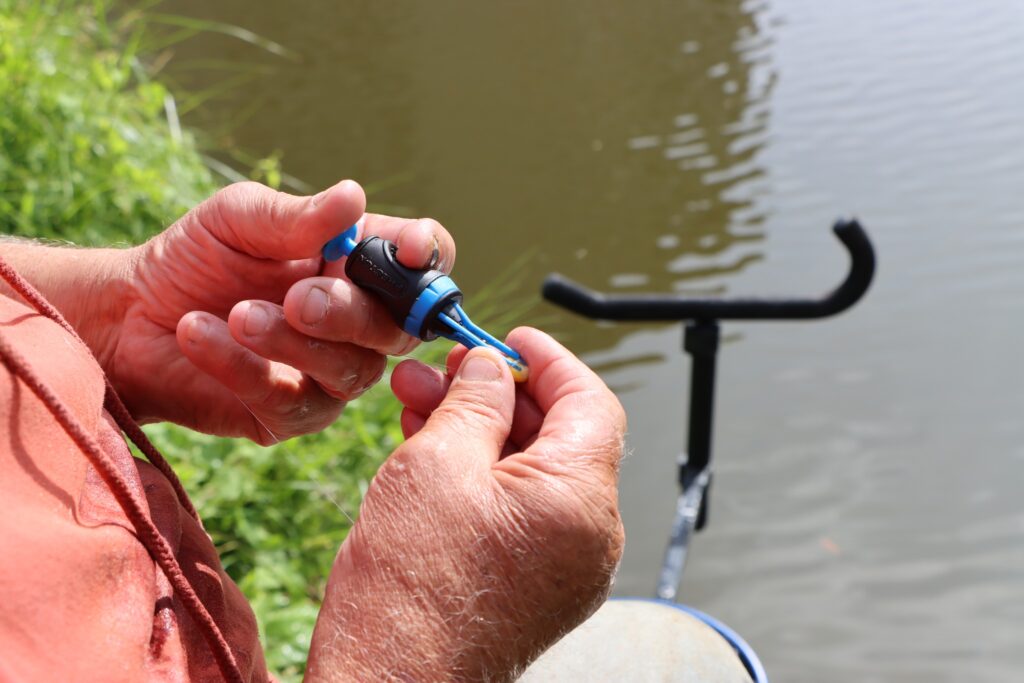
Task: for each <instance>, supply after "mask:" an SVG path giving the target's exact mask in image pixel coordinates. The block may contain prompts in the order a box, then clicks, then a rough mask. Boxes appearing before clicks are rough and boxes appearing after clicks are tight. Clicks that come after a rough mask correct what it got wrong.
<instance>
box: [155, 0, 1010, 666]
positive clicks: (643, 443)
mask: <svg viewBox="0 0 1024 683" xmlns="http://www.w3.org/2000/svg"><path fill="white" fill-rule="evenodd" d="M166 8H167V10H168V11H174V12H179V13H185V14H190V15H194V16H201V17H207V18H213V19H218V20H222V21H228V22H231V23H237V24H242V25H244V26H245V27H247V28H250V29H253V30H255V31H257V32H259V33H261V34H263V35H266V36H268V37H270V38H272V39H274V40H277V41H279V42H281V43H283V44H285V45H286V46H288V47H290V48H292V49H294V50H296V51H297V52H298V53H299V60H298V61H297V62H294V63H292V62H284V61H281V60H277V59H272V58H270V57H268V56H267V55H261V54H259V53H257V52H256V51H254V50H252V49H250V48H248V47H247V46H244V45H241V44H236V43H232V42H230V41H227V40H225V39H224V38H223V37H218V36H211V37H206V38H203V39H200V40H195V41H190V42H188V43H186V44H184V45H182V46H180V47H179V48H178V52H179V54H178V55H177V59H176V60H175V61H173V62H172V63H171V68H172V69H174V71H173V73H174V74H175V76H176V77H177V78H179V79H180V80H182V81H184V82H186V83H191V84H193V85H203V84H205V83H208V82H210V81H211V80H216V78H217V75H216V74H215V73H211V72H210V71H209V70H202V69H200V70H194V69H192V70H190V69H189V68H188V66H189V64H190V62H191V63H192V64H194V63H195V61H194V60H203V63H207V64H208V63H210V61H211V60H229V61H235V62H237V61H239V60H243V61H248V62H252V61H254V62H257V63H261V64H264V65H270V66H271V67H272V68H273V73H274V75H273V76H271V77H266V78H262V79H260V80H258V81H256V82H255V84H254V85H253V86H251V87H248V88H246V89H245V90H244V91H238V92H235V93H234V94H233V95H232V96H230V97H227V98H224V99H222V100H220V101H219V102H218V103H217V104H216V105H215V106H214V107H213V108H211V109H210V110H209V111H208V112H207V113H206V116H207V120H206V121H205V127H207V128H209V129H215V128H217V127H218V126H220V125H221V124H222V123H223V122H224V121H229V122H230V125H228V126H227V127H228V129H229V130H231V133H230V136H229V137H228V138H224V139H223V143H224V144H225V145H226V146H227V145H235V144H237V145H241V146H243V147H245V148H247V149H249V150H252V151H255V152H258V153H268V152H270V151H273V150H275V149H280V150H282V151H283V152H284V161H285V164H286V167H287V169H288V170H289V171H290V172H292V173H294V174H295V175H297V176H299V177H301V178H303V179H304V180H306V181H308V182H309V183H311V184H312V185H314V186H323V185H326V184H328V183H330V182H332V181H333V180H335V179H336V178H337V177H339V176H342V175H345V176H352V177H356V178H359V179H362V180H364V181H365V182H367V183H368V184H369V185H371V186H373V185H377V186H378V189H377V191H376V192H375V194H374V195H373V199H374V200H375V201H376V202H377V203H378V204H379V205H382V206H392V207H396V206H397V207H410V209H411V210H412V211H414V212H415V213H417V214H424V215H433V216H436V217H438V218H439V219H440V220H442V221H443V222H444V223H445V224H446V225H447V226H448V227H449V228H450V229H451V230H452V232H454V233H455V235H456V237H457V239H458V242H459V263H458V266H457V275H458V278H459V280H460V282H461V283H462V284H463V285H464V286H465V287H466V289H467V290H468V291H470V292H472V291H474V290H476V289H479V288H480V287H482V286H483V285H484V284H486V283H487V282H488V280H489V279H490V278H491V276H492V275H493V273H496V272H500V271H501V270H502V269H503V268H504V267H505V266H506V264H508V263H510V262H512V261H513V260H514V259H515V257H517V256H518V255H520V254H521V253H524V251H525V252H527V253H530V254H532V255H533V256H532V257H531V261H530V263H529V264H528V266H527V267H526V269H525V271H524V273H523V277H522V282H523V286H522V289H521V290H520V291H519V292H516V293H513V295H529V296H533V295H534V293H535V292H536V290H537V288H538V286H539V283H540V280H541V278H542V277H543V275H545V274H546V273H547V272H549V271H561V272H563V273H565V274H566V275H568V276H570V277H572V278H573V279H575V280H578V281H580V282H582V283H585V284H587V285H589V286H591V287H593V288H596V289H604V290H608V291H622V292H637V291H661V292H669V291H678V292H683V293H692V294H700V295H704V294H708V293H710V294H721V295H738V294H755V295H757V294H762V295H778V294H781V295H798V294H799V295H817V294H820V293H822V292H824V291H825V290H826V289H828V288H829V287H832V286H834V284H835V283H836V282H838V281H839V280H840V279H841V278H842V276H843V274H844V272H845V268H846V261H845V255H844V252H843V250H842V249H841V248H840V247H839V246H838V245H837V244H836V243H835V242H834V240H833V239H832V237H831V235H830V234H829V233H828V226H829V225H830V223H831V222H832V220H833V219H834V218H835V217H836V216H837V215H839V214H846V213H849V212H854V211H856V212H859V214H860V216H861V218H862V219H863V220H864V223H865V225H866V227H867V228H868V229H869V231H871V232H872V235H873V237H874V238H875V240H876V243H877V246H878V249H879V255H880V270H879V277H878V279H877V281H876V283H875V285H874V286H873V288H872V290H871V291H870V292H869V294H868V297H867V299H866V301H865V302H863V303H862V304H861V305H860V306H858V307H857V308H856V309H855V310H853V311H851V312H850V313H848V314H846V315H844V316H842V317H840V318H837V319H835V320H830V321H826V322H818V323H813V324H742V325H741V324H732V325H727V326H726V327H725V328H724V332H725V333H726V337H725V340H724V343H723V347H722V350H721V358H720V375H719V397H718V405H717V432H716V437H715V438H716V463H717V467H718V469H717V473H716V479H715V488H714V491H713V493H712V508H711V518H710V525H709V527H708V530H707V532H706V533H703V534H701V535H700V536H698V537H697V539H696V541H695V546H694V549H693V555H692V561H691V562H692V563H691V565H690V568H689V570H688V573H687V577H686V581H685V582H684V587H683V596H684V598H685V599H687V600H688V601H690V602H692V603H693V604H695V605H697V606H699V607H701V608H703V609H705V610H707V611H709V612H711V613H713V614H715V615H716V616H719V617H721V618H723V619H724V620H726V621H727V622H729V623H731V624H732V625H733V626H734V627H736V628H737V629H738V630H739V631H741V632H742V633H743V634H744V635H745V637H747V639H748V640H750V641H751V643H752V644H753V645H754V646H755V647H756V648H757V649H758V651H759V652H760V654H761V655H762V657H763V658H764V660H765V662H766V664H767V666H768V669H769V671H770V672H771V673H772V675H773V677H774V679H775V680H785V681H822V680H827V681H851V682H853V681H856V682H858V683H859V682H862V681H896V680H898V681H926V680H927V681H942V680H949V681H959V680H984V681H1002V680H1016V679H1017V678H1019V677H1020V675H1019V669H1020V668H1021V667H1022V666H1024V655H1022V654H1021V652H1022V651H1021V649H1020V647H1019V645H1018V644H1017V640H1018V633H1019V629H1020V624H1021V623H1022V618H1024V607H1022V605H1024V601H1021V599H1020V597H1021V595H1022V593H1024V504H1022V503H1021V496H1020V486H1021V482H1022V481H1024V447H1022V446H1021V444H1022V443H1024V420H1022V419H1021V415H1022V414H1024V365H1022V364H1021V363H1019V362H1017V359H1018V357H1019V354H1020V350H1019V349H1020V340H1021V339H1022V338H1024V327H1022V325H1021V323H1020V320H1022V316H1021V301H1024V268H1021V267H1020V262H1021V254H1022V252H1024V239H1022V236H1024V233H1022V232H1021V230H1020V228H1021V225H1022V224H1024V197H1022V193H1021V187H1022V186H1024V164H1022V163H1021V159H1022V154H1024V152H1022V151H1021V150H1024V126H1022V125H1021V123H1020V111H1021V110H1022V108H1024V88H1022V86H1021V84H1022V83H1024V74H1022V73H1021V64H1024V13H1022V10H1021V6H1020V4H1019V2H1017V0H976V1H975V2H960V1H959V0H906V1H905V2H900V3H893V2H887V1H886V0H858V2H846V1H844V0H770V2H738V1H736V0H728V1H726V0H691V1H690V2H683V3H681V2H674V1H673V2H670V1H668V0H665V1H662V2H653V3H645V4H643V5H642V6H640V5H638V6H629V7H628V9H627V5H624V4H623V3H617V2H612V1H611V0H600V1H595V2H589V3H586V4H585V5H581V4H580V3H550V2H541V1H540V0H531V1H529V2H522V3H516V4H515V5H503V4H498V3H465V2H456V1H455V0H441V1H439V2H434V3H429V4H427V3H416V4H414V3H398V2H394V1H386V2H373V3H370V2H346V3H334V2H328V1H327V0H317V1H314V2H307V3H302V4H286V3H258V4H255V5H254V4H253V3H251V2H242V1H241V0H226V1H224V2H220V3H200V2H197V1H196V0H174V1H173V2H169V3H166ZM245 112H248V115H247V116H248V117H247V118H246V117H245ZM541 312H542V313H544V314H550V315H554V316H556V317H555V318H554V322H553V323H552V324H551V325H550V327H551V328H552V329H555V330H556V331H558V332H559V333H560V334H562V336H563V337H564V338H565V339H566V340H567V341H568V343H569V344H570V345H571V346H572V347H573V348H574V349H576V350H578V351H580V352H585V353H586V356H585V357H586V359H587V360H588V362H590V363H591V364H592V365H594V366H596V367H598V368H600V369H601V371H602V375H603V376H604V377H605V378H606V379H607V380H608V381H609V383H611V384H612V385H613V386H615V387H617V388H619V389H620V390H621V391H620V396H621V397H622V399H623V401H624V403H625V405H626V407H627V410H628V412H629V415H630V425H631V426H630V435H629V447H630V455H629V457H627V459H626V460H625V462H624V465H623V470H622V483H621V497H622V504H623V510H624V516H625V520H626V527H627V555H626V558H625V561H624V563H623V566H622V569H621V572H620V574H619V579H618V586H617V590H618V591H619V592H621V593H634V594H636V593H639V594H648V593H649V592H650V591H652V590H653V584H654V578H655V573H656V567H657V564H658V562H659V560H660V555H661V550H662V545H663V543H664V540H665V538H666V536H667V533H668V524H669V521H670V519H671V514H672V506H673V502H674V494H675V482H674V457H675V454H676V453H677V452H678V450H679V449H680V447H681V444H682V443H683V437H684V434H683V425H682V421H683V420H682V416H683V415H685V393H686V391H685V390H686V382H687V380H688V367H687V364H686V361H685V358H684V356H683V355H682V353H681V350H680V342H681V333H680V330H679V328H678V327H676V326H640V325H620V326H613V325H600V324H594V323H591V322H589V321H584V320H580V319H576V318H574V317H571V316H568V315H559V314H558V312H557V311H554V310H553V309H551V308H550V307H544V308H542V309H541Z"/></svg>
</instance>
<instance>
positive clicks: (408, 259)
mask: <svg viewBox="0 0 1024 683" xmlns="http://www.w3.org/2000/svg"><path fill="white" fill-rule="evenodd" d="M365 208H366V197H365V195H364V193H363V190H362V188H361V187H359V185H358V184H356V183H355V182H352V181H344V182H341V183H339V184H337V185H335V186H334V187H332V188H330V189H328V190H326V191H324V192H321V193H320V194H318V195H316V196H314V197H294V196H291V195H287V194H284V193H281V192H275V191H274V190H271V189H270V188H267V187H265V186H262V185H259V184H257V183H239V184H236V185H232V186H230V187H227V188H225V189H224V190H221V191H220V192H218V193H217V194H216V195H214V196H213V197H212V198H210V199H209V200H207V201H205V202H203V203H202V204H200V205H199V206H198V207H196V208H195V209H193V210H192V211H190V212H189V213H188V214H186V215H185V216H184V217H183V218H181V219H180V220H179V221H178V222H177V223H175V224H174V225H173V226H171V227H170V228H169V229H168V230H166V231H165V232H163V233H162V234H160V235H158V236H157V237H155V238H154V239H152V240H151V241H149V242H148V243H146V244H144V245H142V246H141V247H139V248H137V249H135V250H132V252H133V253H132V262H133V265H132V271H131V278H130V280H131V283H132V289H133V293H132V296H131V297H130V303H129V305H128V306H127V309H126V310H125V313H124V318H123V323H122V324H121V326H120V329H119V333H118V335H117V339H116V344H115V345H114V346H113V348H112V350H111V351H110V353H109V354H108V357H107V358H106V359H104V360H105V363H104V365H105V366H106V369H107V370H108V372H109V373H110V375H111V377H112V378H113V380H114V382H115V385H116V386H117V388H118V389H119V391H120V392H121V394H122V395H123V396H124V397H125V400H126V402H127V403H128V405H129V407H130V408H131V410H132V412H133V414H134V415H135V417H136V418H137V419H139V420H141V421H153V420H170V421H173V422H177V423H179V424H184V425H186V426H189V427H192V428H194V429H198V430H200V431H204V432H208V433H212V434H218V435H222V436H246V437H248V438H250V439H253V440H254V441H257V442H259V443H273V442H274V441H277V440H278V439H285V438H288V437H291V436H294V435H297V434H303V433H308V432H313V431H318V430H320V429H323V428H324V427H325V426H327V425H328V424H330V423H331V422H332V421H334V419H336V418H337V416H338V414H339V413H340V412H341V410H342V408H343V407H344V405H345V402H346V401H348V400H350V399H352V398H355V397H356V396H358V395H360V394H361V393H362V392H364V391H366V389H368V388H369V387H370V386H372V385H373V384H375V383H376V382H377V381H378V380H379V379H380V377H381V375H382V373H383V372H384V366H385V355H386V354H402V353H407V352H408V351H410V350H411V349H412V348H413V347H414V346H415V345H416V340H415V339H413V338H412V337H410V336H409V335H407V334H405V333H404V332H402V331H401V330H400V329H399V328H398V327H397V326H396V325H395V322H394V321H393V320H392V318H391V317H390V315H389V314H388V312H387V310H386V309H385V308H384V306H383V305H382V304H380V302H378V301H376V300H375V299H373V298H372V296H371V295H369V294H368V293H366V292H364V291H363V290H361V289H359V288H357V287H355V286H354V285H352V284H351V283H350V282H349V281H348V280H347V279H346V278H345V277H344V272H343V262H340V263H333V264H327V266H326V268H324V269H323V271H322V272H321V268H322V267H323V261H322V259H321V258H320V249H321V247H322V246H323V245H324V243H325V242H327V241H328V240H329V239H331V238H333V237H335V236H336V235H338V234H339V233H341V232H342V231H344V230H345V229H346V228H348V227H349V226H350V225H352V224H353V223H355V222H356V221H357V220H359V219H360V217H362V216H363V212H364V211H365ZM361 234H375V235H379V236H381V237H384V238H386V239H389V240H391V241H393V242H395V243H396V244H397V245H398V258H399V260H400V261H402V263H404V264H405V265H406V266H409V267H412V268H423V267H426V266H427V265H429V264H430V262H431V261H432V260H433V261H435V262H437V263H439V264H440V265H439V266H438V267H441V268H445V269H446V270H450V269H451V266H452V264H453V262H454V256H455V245H454V242H453V241H452V238H451V236H450V235H449V234H448V233H447V232H446V231H445V230H444V228H442V227H441V226H440V225H439V224H438V223H437V222H436V221H432V220H406V219H399V218H390V217H385V216H377V215H367V216H366V217H365V220H364V224H363V225H362V228H361Z"/></svg>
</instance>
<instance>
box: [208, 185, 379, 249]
mask: <svg viewBox="0 0 1024 683" xmlns="http://www.w3.org/2000/svg"><path fill="white" fill-rule="evenodd" d="M365 211H366V194H365V193H364V192H363V188H362V187H360V186H359V184H358V183H356V182H355V181H353V180H343V181H341V182H340V183H338V184H337V185H334V186H333V187H330V188H328V189H326V190H324V191H323V192H321V193H319V194H317V195H315V196H312V197H296V196H293V195H290V194H286V193H284V192H278V191H277V190H273V189H271V188H269V187H267V186H265V185H261V184H259V183H254V182H245V183H235V184H234V185H229V186H228V187H226V188H224V189H223V190H221V191H220V192H218V193H217V194H215V195H214V196H213V197H211V198H210V199H208V200H206V201H205V202H203V203H202V204H200V205H199V206H198V207H196V209H195V217H196V218H197V219H198V220H199V222H200V223H201V224H202V225H203V226H204V227H205V228H206V229H207V230H209V231H210V232H212V233H213V234H214V235H215V236H216V237H217V238H218V239H220V240H221V241H222V242H224V243H225V244H227V245H228V246H230V247H232V248H234V249H236V250H238V251H242V252H244V253H246V254H249V255H250V256H255V257H257V258H269V259H277V260H291V259H302V258H309V257H312V256H318V255H319V254H320V249H321V248H322V247H323V246H324V244H325V243H326V242H327V241H329V240H330V239H331V238H333V237H335V236H337V235H338V234H339V233H341V232H342V231H344V230H345V229H346V228H348V227H349V226H350V225H352V224H353V223H355V222H356V221H357V220H359V218H360V217H361V216H362V215H363V213H364V212H365Z"/></svg>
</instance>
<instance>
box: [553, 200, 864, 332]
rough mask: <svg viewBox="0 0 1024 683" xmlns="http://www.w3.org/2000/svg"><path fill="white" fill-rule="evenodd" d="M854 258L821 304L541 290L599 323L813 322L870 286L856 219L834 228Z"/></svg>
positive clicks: (567, 286)
mask: <svg viewBox="0 0 1024 683" xmlns="http://www.w3.org/2000/svg"><path fill="white" fill-rule="evenodd" d="M832 231H833V232H834V233H835V235H836V237H837V238H838V239H839V241H840V242H842V244H843V246H844V247H846V250H847V251H848V252H849V254H850V270H849V272H848V273H847V275H846V279H845V280H843V282H842V283H841V284H840V285H839V286H838V287H836V288H835V289H834V290H832V291H831V292H829V293H828V294H826V295H825V296H823V297H821V298H819V299H781V298H779V299H756V298H750V299H689V298H685V297H681V296H676V295H666V294H637V295H628V294H627V295H621V294H604V293H601V292H594V291H593V290H590V289H587V288H586V287H583V286H581V285H578V284H576V283H575V282H573V281H572V280H569V279H568V278H566V277H563V276H561V275H559V274H557V273H554V274H551V275H549V276H548V277H547V278H546V279H545V281H544V286H543V289H542V290H541V291H542V293H543V295H544V298H545V299H547V300H548V301H550V302H552V303H554V304H557V305H559V306H562V307H563V308H567V309H569V310H570V311H573V312H575V313H579V314H580V315H583V316H586V317H588V318H595V319H599V320H633V321H676V320H808V319H812V318H825V317H827V316H831V315H836V314H837V313H841V312H842V311H845V310H846V309H847V308H849V307H850V306H853V305H854V304H855V303H857V301H858V300H860V298H861V297H862V296H864V293H865V292H866V291H867V290H868V287H870V286H871V280H872V278H873V277H874V274H875V250H874V248H873V247H872V246H871V240H870V239H869V238H868V235H867V233H866V232H865V231H864V228H862V227H861V225H860V223H858V222H857V220H856V219H850V220H838V221H836V223H835V225H834V226H833V227H832Z"/></svg>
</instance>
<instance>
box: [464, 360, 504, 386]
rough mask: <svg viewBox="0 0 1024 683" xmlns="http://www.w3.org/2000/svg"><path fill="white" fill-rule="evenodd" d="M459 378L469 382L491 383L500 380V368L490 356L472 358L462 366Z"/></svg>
mask: <svg viewBox="0 0 1024 683" xmlns="http://www.w3.org/2000/svg"><path fill="white" fill-rule="evenodd" d="M459 378H460V379H467V380H469V381H471V382H493V381H495V380H497V379H501V368H500V367H498V364H497V361H495V360H492V359H491V357H490V355H478V356H473V357H472V358H470V359H469V360H467V361H466V364H465V365H463V366H462V370H461V371H459Z"/></svg>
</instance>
